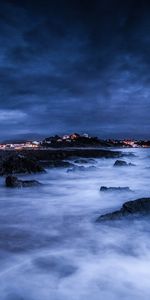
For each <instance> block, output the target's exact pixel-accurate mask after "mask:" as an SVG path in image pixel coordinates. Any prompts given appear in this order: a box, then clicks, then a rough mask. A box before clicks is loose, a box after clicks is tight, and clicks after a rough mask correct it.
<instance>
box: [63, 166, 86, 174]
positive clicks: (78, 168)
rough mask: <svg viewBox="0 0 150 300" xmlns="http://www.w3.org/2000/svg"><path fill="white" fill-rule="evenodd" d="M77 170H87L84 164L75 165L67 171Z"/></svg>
mask: <svg viewBox="0 0 150 300" xmlns="http://www.w3.org/2000/svg"><path fill="white" fill-rule="evenodd" d="M75 171H85V167H83V166H74V167H73V168H71V169H68V170H67V172H68V173H69V172H75Z"/></svg>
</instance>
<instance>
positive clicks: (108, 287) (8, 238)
mask: <svg viewBox="0 0 150 300" xmlns="http://www.w3.org/2000/svg"><path fill="white" fill-rule="evenodd" d="M132 152H133V151H132ZM134 152H135V154H136V155H137V156H136V157H132V158H131V157H130V158H129V157H128V158H127V159H126V160H127V161H128V162H133V163H135V164H136V167H130V168H128V167H125V168H114V167H113V163H114V161H115V160H114V159H98V160H96V161H95V162H92V161H91V162H90V163H89V164H85V167H88V166H91V165H95V166H96V169H93V170H90V169H89V170H85V171H75V172H69V173H67V172H66V169H57V170H56V169H53V170H48V171H47V173H46V174H44V175H36V176H34V178H35V179H37V180H39V181H41V182H42V183H43V184H44V185H43V186H42V187H38V188H26V189H14V190H11V189H6V188H5V187H4V186H3V179H1V181H0V300H62V299H64V300H81V299H82V300H85V299H86V300H91V299H94V300H103V299H105V300H120V299H123V300H124V299H128V300H131V299H132V300H134V299H135V300H139V299H141V300H142V299H143V300H149V299H150V222H149V219H148V218H147V219H146V218H145V219H144V218H141V219H134V220H130V221H126V220H124V221H116V222H113V223H110V224H103V225H102V224H96V223H95V220H96V218H97V217H98V216H99V215H100V214H103V213H105V212H108V211H112V210H115V209H118V208H119V207H120V206H121V204H122V203H123V202H125V201H127V200H131V199H132V200H134V199H137V198H139V197H147V196H150V150H149V149H136V150H134ZM30 177H31V176H30ZM31 178H32V177H31ZM101 185H107V186H129V187H130V188H131V189H133V190H134V193H118V192H115V193H114V192H113V193H107V194H105V193H102V192H100V191H99V188H100V186H101Z"/></svg>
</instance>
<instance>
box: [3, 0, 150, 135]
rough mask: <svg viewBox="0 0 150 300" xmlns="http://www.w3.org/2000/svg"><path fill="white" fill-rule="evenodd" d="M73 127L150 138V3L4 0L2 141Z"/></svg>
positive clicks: (72, 129)
mask: <svg viewBox="0 0 150 300" xmlns="http://www.w3.org/2000/svg"><path fill="white" fill-rule="evenodd" d="M148 2H149V3H148ZM71 132H79V133H84V132H88V133H89V134H92V135H98V136H99V137H102V138H108V137H114V138H123V137H131V138H132V137H135V138H150V1H144V0H143V1H138V0H135V1H133V0H129V1H128V0H125V1H124V0H120V1H115V0H92V1H87V0H80V1H79V0H54V1H53V0H49V1H48V0H47V1H46V0H45V1H44V0H43V1H38V0H37V1H33V0H30V1H28V0H14V1H13V0H11V1H8V0H5V1H3V0H0V139H1V140H4V139H9V138H24V137H30V138H31V137H33V138H36V137H42V136H43V137H45V136H50V135H53V134H56V133H58V134H63V133H71Z"/></svg>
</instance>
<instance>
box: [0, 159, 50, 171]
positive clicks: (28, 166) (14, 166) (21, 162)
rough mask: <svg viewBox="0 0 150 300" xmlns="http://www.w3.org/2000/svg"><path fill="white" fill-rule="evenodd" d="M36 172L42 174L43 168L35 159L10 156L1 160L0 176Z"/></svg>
mask: <svg viewBox="0 0 150 300" xmlns="http://www.w3.org/2000/svg"><path fill="white" fill-rule="evenodd" d="M38 172H44V169H43V167H42V166H40V164H39V163H38V162H37V161H36V160H35V159H30V158H27V157H25V156H23V155H16V156H14V155H13V156H10V157H8V158H5V159H4V160H2V161H1V164H0V175H8V174H21V173H22V174H23V173H26V174H31V173H38Z"/></svg>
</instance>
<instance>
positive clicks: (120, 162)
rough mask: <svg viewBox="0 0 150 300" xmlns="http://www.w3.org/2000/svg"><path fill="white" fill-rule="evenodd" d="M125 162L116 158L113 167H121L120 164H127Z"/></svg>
mask: <svg viewBox="0 0 150 300" xmlns="http://www.w3.org/2000/svg"><path fill="white" fill-rule="evenodd" d="M127 165H128V164H127V162H126V161H125V160H119V159H118V160H116V161H115V163H114V166H115V167H122V166H127Z"/></svg>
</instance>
